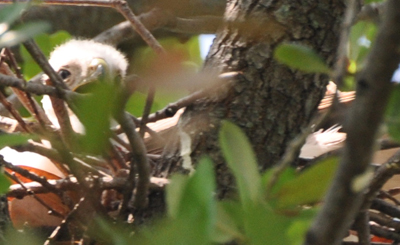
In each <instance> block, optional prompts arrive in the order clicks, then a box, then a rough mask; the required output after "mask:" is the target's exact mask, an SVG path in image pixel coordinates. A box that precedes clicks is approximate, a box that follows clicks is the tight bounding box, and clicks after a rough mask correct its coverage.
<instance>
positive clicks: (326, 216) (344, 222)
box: [305, 0, 400, 245]
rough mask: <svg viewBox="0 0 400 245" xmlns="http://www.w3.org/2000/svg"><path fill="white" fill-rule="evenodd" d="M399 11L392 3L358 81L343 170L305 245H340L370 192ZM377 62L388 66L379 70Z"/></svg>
mask: <svg viewBox="0 0 400 245" xmlns="http://www.w3.org/2000/svg"><path fill="white" fill-rule="evenodd" d="M399 8H400V2H399V1H396V0H389V1H387V8H386V11H387V12H386V13H387V14H386V15H385V19H384V21H383V22H382V26H381V27H380V29H379V32H378V35H377V38H376V41H375V44H374V46H373V47H372V49H371V52H370V55H369V57H368V59H367V63H366V65H365V68H364V70H363V71H362V72H361V73H360V74H359V76H358V78H357V97H356V99H355V101H354V103H353V107H352V108H351V112H350V113H349V115H351V116H349V118H348V124H347V125H346V131H347V132H348V133H347V140H346V145H345V147H344V149H343V155H342V159H341V161H340V164H339V170H338V172H337V174H336V176H335V178H334V181H333V185H332V186H331V188H330V190H329V191H328V195H327V197H326V200H325V202H324V205H323V208H322V210H321V211H320V213H319V214H318V216H317V218H316V219H315V220H314V223H313V224H312V226H311V228H310V230H309V232H308V234H307V236H306V241H305V244H308V245H312V244H339V242H340V240H341V239H342V237H343V236H344V234H345V233H346V231H347V229H348V227H349V225H350V223H351V222H352V220H353V219H354V217H355V215H356V214H357V213H358V210H359V208H360V206H361V203H362V201H363V198H362V197H363V191H364V189H365V187H366V186H365V185H357V183H356V180H357V179H358V178H361V177H362V176H365V177H366V175H367V174H369V172H368V171H369V169H368V167H369V164H370V161H371V157H372V153H373V148H374V138H375V136H376V132H377V130H378V127H379V126H380V123H381V121H382V117H383V113H384V111H385V107H386V104H387V101H388V98H389V93H390V90H391V78H392V74H393V72H394V70H395V69H397V67H398V64H399V62H400V54H399V53H393V50H396V49H397V46H398V43H399V42H400V32H398V30H397V28H396V27H395V23H399V22H400V12H399V11H397V9H399ZM376 62H379V63H381V64H385V65H384V66H376ZM360 122H362V123H360ZM366 183H368V182H366ZM343 203H346V208H343Z"/></svg>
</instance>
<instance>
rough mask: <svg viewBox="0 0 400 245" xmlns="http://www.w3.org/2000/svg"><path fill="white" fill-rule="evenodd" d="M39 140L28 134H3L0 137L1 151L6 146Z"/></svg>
mask: <svg viewBox="0 0 400 245" xmlns="http://www.w3.org/2000/svg"><path fill="white" fill-rule="evenodd" d="M32 138H37V137H35V136H33V135H27V134H3V135H0V149H1V148H3V147H6V146H16V145H22V144H25V143H26V142H27V141H28V140H30V139H32Z"/></svg>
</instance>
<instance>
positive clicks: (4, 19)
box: [0, 2, 50, 48]
mask: <svg viewBox="0 0 400 245" xmlns="http://www.w3.org/2000/svg"><path fill="white" fill-rule="evenodd" d="M28 7H29V2H26V3H14V4H12V5H9V6H6V7H4V8H2V9H1V10H0V23H1V24H0V47H2V48H3V47H11V46H14V45H17V44H19V43H21V42H24V41H26V40H28V39H29V38H32V37H33V36H35V35H37V34H39V33H42V32H45V31H47V30H49V29H50V25H49V24H48V23H46V22H43V21H36V22H30V23H26V24H20V25H18V26H17V27H15V28H11V25H12V24H13V23H14V22H15V21H16V20H17V19H18V18H19V16H20V14H21V13H22V12H23V11H24V10H26V9H27V8H28Z"/></svg>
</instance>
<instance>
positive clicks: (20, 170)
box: [0, 155, 62, 197]
mask: <svg viewBox="0 0 400 245" xmlns="http://www.w3.org/2000/svg"><path fill="white" fill-rule="evenodd" d="M0 163H1V164H2V165H3V166H4V167H5V168H7V169H9V170H11V171H14V172H16V173H18V174H20V175H21V176H23V177H25V178H28V179H30V180H32V181H36V182H38V183H40V184H41V185H42V186H43V187H45V188H47V189H48V190H49V191H51V192H53V193H55V194H57V195H58V196H60V197H61V196H62V193H61V192H60V191H59V190H58V189H57V188H55V187H54V186H53V185H50V184H49V182H48V181H47V179H46V177H40V176H38V175H36V174H34V173H31V172H29V171H28V170H26V169H23V168H20V167H18V166H14V165H12V164H11V163H9V162H7V161H5V160H4V158H3V156H1V155H0Z"/></svg>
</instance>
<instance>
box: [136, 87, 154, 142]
mask: <svg viewBox="0 0 400 245" xmlns="http://www.w3.org/2000/svg"><path fill="white" fill-rule="evenodd" d="M155 93H156V88H155V87H154V84H152V85H150V87H149V92H148V93H147V98H146V104H145V106H144V110H143V115H142V119H141V121H140V125H139V128H140V129H139V134H140V137H142V139H143V137H144V133H145V131H146V128H145V126H146V123H147V119H148V117H149V114H150V110H151V106H152V105H153V102H154V96H155Z"/></svg>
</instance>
